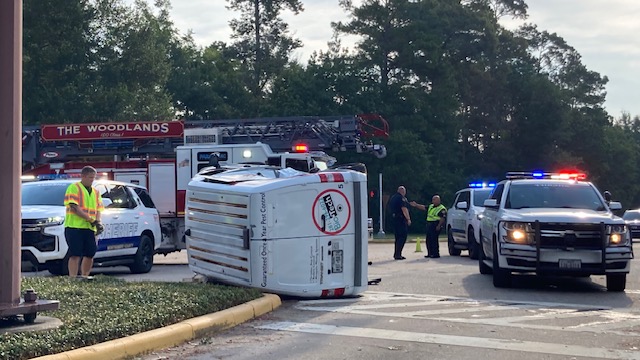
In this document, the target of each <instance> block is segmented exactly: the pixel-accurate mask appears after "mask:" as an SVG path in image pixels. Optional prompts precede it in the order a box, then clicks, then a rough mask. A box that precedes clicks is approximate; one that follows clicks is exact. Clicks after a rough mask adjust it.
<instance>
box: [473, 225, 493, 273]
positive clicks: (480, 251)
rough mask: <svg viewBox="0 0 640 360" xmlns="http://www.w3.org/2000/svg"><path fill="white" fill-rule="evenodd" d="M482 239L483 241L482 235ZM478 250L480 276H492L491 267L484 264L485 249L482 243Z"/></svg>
mask: <svg viewBox="0 0 640 360" xmlns="http://www.w3.org/2000/svg"><path fill="white" fill-rule="evenodd" d="M480 239H482V234H480ZM477 249H478V267H479V269H480V274H482V275H490V274H491V273H492V272H493V271H492V270H491V267H490V266H489V265H487V264H485V263H484V261H485V259H486V258H485V257H484V249H483V248H482V243H480V244H479V245H478V247H477Z"/></svg>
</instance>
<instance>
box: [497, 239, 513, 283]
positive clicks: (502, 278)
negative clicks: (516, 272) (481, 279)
mask: <svg viewBox="0 0 640 360" xmlns="http://www.w3.org/2000/svg"><path fill="white" fill-rule="evenodd" d="M493 286H495V287H497V288H508V287H511V272H510V271H508V270H505V269H501V268H500V264H499V262H498V244H497V242H496V241H494V242H493Z"/></svg>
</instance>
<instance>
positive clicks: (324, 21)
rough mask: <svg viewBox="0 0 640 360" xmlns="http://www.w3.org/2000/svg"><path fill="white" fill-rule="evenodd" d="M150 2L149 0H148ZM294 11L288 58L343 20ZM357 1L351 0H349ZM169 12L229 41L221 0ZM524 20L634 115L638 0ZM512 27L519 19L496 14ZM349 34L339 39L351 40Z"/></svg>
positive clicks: (605, 0)
mask: <svg viewBox="0 0 640 360" xmlns="http://www.w3.org/2000/svg"><path fill="white" fill-rule="evenodd" d="M148 1H149V2H151V0H148ZM302 3H303V4H304V8H305V10H304V11H303V12H302V13H300V14H299V15H295V16H294V15H292V14H291V13H290V12H285V13H284V14H283V18H284V20H285V21H286V22H287V23H288V24H289V28H290V30H291V31H292V32H293V34H294V35H295V36H296V37H298V38H299V39H300V40H302V42H303V43H304V47H303V48H302V49H299V50H298V51H297V52H296V53H295V54H294V58H296V59H298V60H299V61H301V62H303V63H305V62H306V60H307V59H308V58H309V56H310V55H311V53H312V52H313V51H316V50H326V49H327V42H328V41H329V40H330V39H331V37H332V29H331V22H332V21H334V22H337V21H345V20H347V14H346V13H345V12H344V11H343V10H342V8H340V7H339V6H338V0H302ZM354 3H357V0H356V1H354ZM171 4H172V10H171V18H172V20H173V22H174V24H175V25H176V27H177V28H178V29H179V31H180V32H181V33H183V34H184V33H186V32H187V31H188V30H191V31H192V32H193V38H194V40H195V42H196V44H198V45H200V46H207V45H209V44H211V43H212V42H213V41H225V42H229V41H230V38H229V36H230V34H231V30H230V28H229V24H228V23H229V20H231V19H232V18H234V17H236V16H237V14H236V13H234V12H232V11H231V10H227V9H226V7H225V5H226V4H227V1H225V0H171ZM527 4H528V6H529V9H528V13H529V18H528V19H527V20H526V22H528V23H533V24H536V25H537V26H538V29H539V30H546V31H548V32H550V33H557V34H558V35H559V36H561V37H562V38H564V40H565V41H566V42H567V43H568V44H569V45H570V46H572V47H574V48H575V49H576V50H577V51H578V53H580V54H581V55H582V62H583V64H584V65H585V66H586V67H587V68H588V69H589V70H592V71H596V72H598V73H600V75H602V76H607V77H608V78H609V83H608V84H607V87H606V90H607V100H606V102H605V108H606V109H607V111H608V112H609V114H610V115H611V116H614V117H616V118H619V117H620V116H621V115H622V113H623V112H627V113H630V114H631V116H635V115H640V1H639V0H528V1H527ZM501 22H502V24H503V25H504V26H505V27H507V28H509V29H514V28H515V27H517V26H518V25H520V24H522V23H523V22H522V21H513V20H511V19H506V18H505V19H502V21H501ZM354 40H355V39H353V38H351V39H344V40H343V42H342V44H343V46H348V47H350V46H352V45H353V42H354Z"/></svg>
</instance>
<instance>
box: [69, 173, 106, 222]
mask: <svg viewBox="0 0 640 360" xmlns="http://www.w3.org/2000/svg"><path fill="white" fill-rule="evenodd" d="M70 204H76V205H78V207H80V209H82V211H84V212H86V213H87V214H88V215H89V216H91V218H92V219H95V218H96V216H98V211H103V210H104V207H103V205H102V199H101V198H100V194H99V192H98V190H96V188H94V187H92V188H91V195H89V191H87V189H86V188H85V187H84V185H82V183H81V182H77V183H74V184H71V185H69V187H67V192H66V193H65V194H64V206H65V207H66V208H67V211H66V214H65V217H64V226H65V227H70V228H76V229H91V230H94V231H95V230H96V227H95V226H93V225H91V223H89V222H88V221H87V220H85V219H83V218H81V217H80V216H79V215H77V214H76V213H74V212H73V211H71V207H70V206H69V205H70Z"/></svg>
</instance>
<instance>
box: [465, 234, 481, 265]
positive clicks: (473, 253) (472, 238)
mask: <svg viewBox="0 0 640 360" xmlns="http://www.w3.org/2000/svg"><path fill="white" fill-rule="evenodd" d="M467 239H468V240H467V241H468V243H469V244H468V247H469V258H470V259H471V260H478V247H479V246H478V242H477V241H476V235H475V232H474V230H473V228H472V227H470V228H469V236H467Z"/></svg>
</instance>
